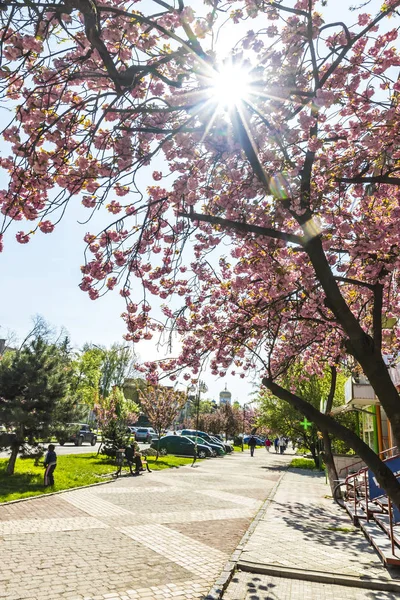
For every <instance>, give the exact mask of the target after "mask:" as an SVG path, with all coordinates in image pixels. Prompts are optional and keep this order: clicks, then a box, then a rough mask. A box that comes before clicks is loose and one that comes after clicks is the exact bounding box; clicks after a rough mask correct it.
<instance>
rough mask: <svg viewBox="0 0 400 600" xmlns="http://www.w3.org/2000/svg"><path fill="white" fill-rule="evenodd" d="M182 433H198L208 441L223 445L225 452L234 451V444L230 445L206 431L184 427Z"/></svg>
mask: <svg viewBox="0 0 400 600" xmlns="http://www.w3.org/2000/svg"><path fill="white" fill-rule="evenodd" d="M182 435H197V436H199V437H201V438H203V440H206V442H208V443H209V444H219V445H220V446H222V448H223V449H224V450H225V452H232V450H233V448H232V446H230V445H229V444H224V442H221V441H220V440H219V439H218V438H214V437H213V436H211V435H209V434H208V433H206V432H205V431H197V430H195V429H183V430H182Z"/></svg>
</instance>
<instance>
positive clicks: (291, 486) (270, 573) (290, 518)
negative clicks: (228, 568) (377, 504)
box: [223, 470, 400, 600]
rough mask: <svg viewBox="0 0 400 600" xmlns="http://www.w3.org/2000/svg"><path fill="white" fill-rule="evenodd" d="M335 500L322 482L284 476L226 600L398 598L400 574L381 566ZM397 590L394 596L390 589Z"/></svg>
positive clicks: (317, 477)
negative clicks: (333, 500) (395, 588)
mask: <svg viewBox="0 0 400 600" xmlns="http://www.w3.org/2000/svg"><path fill="white" fill-rule="evenodd" d="M329 494H330V488H329V486H328V485H326V484H325V477H324V475H321V474H314V473H312V472H309V471H308V472H307V471H300V470H288V471H287V472H286V473H285V474H284V475H283V477H282V479H281V481H280V483H279V484H278V487H277V489H276V493H275V495H274V497H273V498H272V499H271V500H270V501H267V502H266V503H265V505H264V507H263V509H262V510H261V511H260V513H259V515H258V517H257V523H256V525H255V527H254V531H253V532H252V533H251V535H250V536H249V538H248V540H247V541H246V543H245V545H244V548H243V549H242V552H241V554H240V556H239V561H238V569H239V570H238V571H237V572H236V573H235V574H234V577H233V578H232V580H231V583H230V584H229V586H228V589H227V590H226V592H225V593H224V595H223V598H224V600H254V599H255V598H257V600H264V599H271V600H272V599H274V600H275V599H276V600H302V599H303V598H309V599H314V598H318V599H319V600H324V599H325V598H326V599H331V598H344V599H347V598H349V599H357V600H358V599H360V600H361V599H364V598H379V599H380V600H384V599H385V600H386V599H387V600H389V599H390V600H391V599H393V600H394V599H395V598H399V597H400V572H398V571H397V572H396V571H388V570H387V569H385V568H384V567H383V565H382V563H381V561H380V560H379V558H378V555H377V554H376V553H375V551H374V550H373V549H372V547H371V546H370V545H369V542H368V541H367V540H366V539H365V538H364V536H363V534H362V533H361V532H360V531H359V530H358V529H356V528H355V527H353V525H352V523H351V521H350V519H349V518H348V516H347V513H346V512H345V511H344V510H342V509H340V508H339V507H338V506H336V505H335V504H334V503H333V502H332V500H331V499H329V498H327V496H329ZM342 583H344V584H345V585H340V584H342ZM362 586H365V588H364V587H362ZM395 586H398V588H397V591H396V592H394V591H393V590H390V589H388V588H390V587H395ZM374 587H375V589H373V590H372V588H374Z"/></svg>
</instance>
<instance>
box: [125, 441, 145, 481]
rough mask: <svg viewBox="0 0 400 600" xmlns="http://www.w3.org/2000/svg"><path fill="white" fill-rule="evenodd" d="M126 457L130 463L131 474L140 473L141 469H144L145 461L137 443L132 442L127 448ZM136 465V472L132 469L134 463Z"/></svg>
mask: <svg viewBox="0 0 400 600" xmlns="http://www.w3.org/2000/svg"><path fill="white" fill-rule="evenodd" d="M125 458H126V460H127V463H128V465H129V470H130V472H131V475H140V471H143V463H142V459H141V457H140V453H139V449H138V448H137V447H136V445H135V444H131V445H130V446H127V447H126V448H125ZM133 464H134V465H135V473H133V471H132V465H133Z"/></svg>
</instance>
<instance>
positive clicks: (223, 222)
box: [178, 211, 304, 245]
mask: <svg viewBox="0 0 400 600" xmlns="http://www.w3.org/2000/svg"><path fill="white" fill-rule="evenodd" d="M178 217H184V218H185V219H190V220H191V221H199V222H204V223H211V224H212V225H219V226H220V227H222V228H224V229H235V230H237V231H242V232H244V233H255V234H256V235H260V236H264V237H269V238H273V239H275V240H282V241H284V242H288V243H291V244H299V245H301V244H304V239H303V238H302V237H300V236H298V235H295V234H293V233H285V232H284V231H278V230H277V229H271V228H269V227H260V226H259V225H251V224H250V223H240V222H238V221H230V220H229V219H223V218H221V217H214V216H212V215H203V214H200V213H195V212H192V211H191V212H189V213H186V212H179V213H178Z"/></svg>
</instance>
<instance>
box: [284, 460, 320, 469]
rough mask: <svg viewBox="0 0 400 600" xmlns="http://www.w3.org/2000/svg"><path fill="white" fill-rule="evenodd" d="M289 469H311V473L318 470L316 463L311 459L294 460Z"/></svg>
mask: <svg viewBox="0 0 400 600" xmlns="http://www.w3.org/2000/svg"><path fill="white" fill-rule="evenodd" d="M289 467H291V468H292V469H309V470H310V471H314V470H316V469H317V467H316V466H315V463H314V461H313V460H312V459H310V458H293V459H292V462H291V463H290V465H289Z"/></svg>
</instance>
